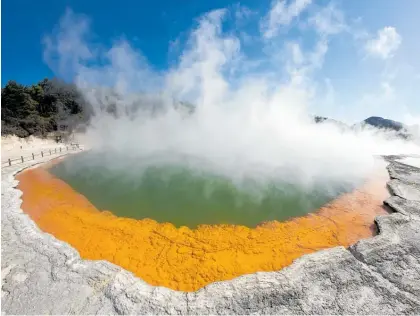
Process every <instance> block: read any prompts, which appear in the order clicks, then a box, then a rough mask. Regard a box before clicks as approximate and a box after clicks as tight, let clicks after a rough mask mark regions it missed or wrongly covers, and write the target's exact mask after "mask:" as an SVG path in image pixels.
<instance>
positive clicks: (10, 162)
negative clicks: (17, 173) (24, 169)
mask: <svg viewBox="0 0 420 316" xmlns="http://www.w3.org/2000/svg"><path fill="white" fill-rule="evenodd" d="M11 165H12V161H11V160H10V158H9V166H11Z"/></svg>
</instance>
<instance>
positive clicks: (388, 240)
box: [1, 157, 420, 314]
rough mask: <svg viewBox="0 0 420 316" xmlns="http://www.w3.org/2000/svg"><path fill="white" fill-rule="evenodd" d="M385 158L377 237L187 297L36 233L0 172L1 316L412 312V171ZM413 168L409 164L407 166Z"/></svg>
mask: <svg viewBox="0 0 420 316" xmlns="http://www.w3.org/2000/svg"><path fill="white" fill-rule="evenodd" d="M400 158H401V157H387V159H388V161H389V162H390V164H389V166H388V171H389V174H390V177H391V180H390V181H389V183H388V185H389V188H390V190H391V192H392V197H390V198H389V199H387V200H386V201H385V203H386V204H387V205H389V206H390V207H391V208H392V209H393V210H394V211H395V212H394V213H392V214H390V215H384V216H379V217H377V219H376V223H377V226H378V229H379V231H380V233H379V235H377V236H376V237H373V238H369V239H365V240H361V241H359V242H358V243H356V244H355V245H353V246H351V247H350V248H349V249H345V248H344V247H336V248H332V249H328V250H323V251H319V252H316V253H313V254H309V255H305V256H303V257H301V258H300V259H298V260H296V261H295V262H294V263H293V264H292V265H290V266H289V267H287V268H284V269H282V270H281V271H278V272H264V273H255V274H249V275H244V276H242V277H239V278H236V279H234V280H232V281H223V282H216V283H213V284H211V285H209V286H206V287H205V288H203V289H201V290H199V291H197V292H190V293H185V292H177V291H173V290H169V289H166V288H163V287H153V286H150V285H148V284H146V283H145V282H144V281H142V280H140V279H138V278H136V277H134V276H133V274H131V273H130V272H128V271H125V270H123V269H121V268H119V267H118V266H115V265H113V264H111V263H109V262H105V261H87V260H82V259H80V256H79V254H78V253H77V251H76V250H75V249H73V248H71V247H70V246H69V245H68V244H66V243H64V242H61V241H59V240H57V239H55V238H54V237H53V236H51V235H49V234H46V233H43V232H41V231H40V230H39V229H38V228H37V226H36V225H35V224H34V223H33V222H32V221H31V220H30V219H29V217H28V216H27V215H26V214H24V213H23V212H22V210H21V209H20V205H21V199H20V197H21V192H20V191H18V190H17V189H15V187H16V185H17V181H16V180H15V178H14V175H15V174H16V173H17V172H19V171H20V170H22V169H23V168H27V167H30V166H31V165H33V164H34V163H40V162H45V161H47V160H49V159H51V158H50V157H44V158H42V159H37V160H35V161H30V162H26V163H25V164H21V165H13V166H11V167H7V168H3V169H2V213H1V216H2V222H1V225H2V230H1V235H2V240H1V243H2V260H1V266H2V272H1V276H2V291H1V296H2V312H3V313H6V314H96V313H99V314H251V313H254V314H255V313H257V314H419V313H420V299H419V297H420V169H419V168H417V167H414V165H416V163H413V161H407V160H403V161H404V162H405V163H401V162H400V160H399V159H400ZM417 165H418V162H417Z"/></svg>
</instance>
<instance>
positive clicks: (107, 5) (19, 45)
mask: <svg viewBox="0 0 420 316" xmlns="http://www.w3.org/2000/svg"><path fill="white" fill-rule="evenodd" d="M220 8H226V9H227V10H226V11H225V12H224V18H223V21H222V33H223V34H225V35H228V36H235V37H236V38H237V39H238V40H239V42H240V50H241V53H243V54H245V55H247V56H248V58H250V59H249V60H248V59H247V61H246V63H243V65H241V71H243V68H244V66H245V65H247V66H249V65H254V64H255V65H258V66H257V67H260V68H262V69H263V73H264V74H267V73H268V72H269V71H271V70H273V69H277V68H278V71H277V74H279V73H281V77H282V78H283V77H284V78H286V77H287V76H289V77H287V78H288V79H287V80H292V79H293V80H302V78H304V80H305V84H306V87H307V88H308V90H311V91H312V90H314V91H315V92H314V93H315V97H314V101H313V102H312V103H313V112H316V113H317V114H320V115H327V116H332V117H335V118H338V119H342V120H346V121H357V120H360V119H363V118H365V117H367V116H370V115H381V116H385V117H390V118H394V119H399V120H405V121H407V122H409V123H410V120H412V119H414V118H415V117H418V116H420V101H419V100H420V98H419V96H418V90H419V89H418V88H420V58H418V56H420V40H419V39H420V38H419V35H418V31H416V30H420V19H419V18H418V12H420V1H417V0H404V1H396V0H369V1H365V0H352V1H350V0H349V1H344V0H341V1H340V0H331V1H316V0H312V1H310V0H287V1H283V0H281V1H254V0H248V1H241V2H240V3H238V2H237V1H222V0H212V1H198V0H195V1H193V0H179V1H174V0H163V1H119V2H115V1H94V0H91V1H79V0H73V1H69V0H67V1H65V0H60V1H57V0H54V1H53V0H48V1H47V0H41V1H32V0H4V1H3V2H2V42H1V44H2V52H1V53H2V86H4V84H5V83H6V82H7V81H8V80H11V79H12V80H16V81H18V82H21V83H24V84H32V83H35V82H37V81H39V80H41V79H42V78H44V77H51V76H53V75H57V76H62V77H64V78H66V79H70V78H71V77H72V76H73V75H74V74H75V73H77V71H79V70H80V67H79V66H80V65H78V67H79V68H77V69H72V70H71V71H66V72H63V71H61V70H58V68H57V67H54V66H52V65H54V64H55V65H57V60H55V61H54V60H52V59H53V58H52V57H51V56H50V59H49V60H48V58H47V60H46V58H44V57H43V52H44V51H45V50H46V47H45V45H44V44H43V39H45V37H46V36H56V37H57V36H58V35H57V33H54V30H55V29H56V28H57V25H58V23H59V22H60V18H62V17H63V15H65V13H66V10H68V9H71V10H72V12H73V15H74V16H76V15H77V14H83V16H81V17H80V18H79V21H80V19H82V20H83V21H90V22H89V23H90V24H89V25H90V26H89V31H88V32H87V36H86V38H84V40H85V41H87V44H86V45H87V46H89V47H90V49H91V48H92V47H97V46H101V47H102V46H103V47H112V46H113V45H114V46H115V41H116V40H118V39H120V40H121V39H124V41H125V43H127V45H129V46H130V50H132V51H136V52H139V54H141V56H142V58H144V59H145V60H147V65H148V66H147V67H150V69H151V70H150V71H151V72H153V73H160V72H165V71H167V69H168V68H171V67H174V64H177V63H178V62H179V59H178V57H179V56H182V55H183V54H184V53H185V50H184V46H185V45H186V43H187V39H188V37H189V35H190V32H191V30H192V29H194V28H196V27H197V24H198V22H197V21H198V20H197V19H198V18H199V17H200V16H202V15H204V14H207V13H208V12H211V11H212V10H216V9H220ZM74 16H73V17H74ZM71 23H73V22H70V24H71ZM74 23H76V21H74ZM58 32H61V33H62V34H64V33H65V31H63V29H61V31H60V30H59V31H58ZM51 34H55V35H51ZM223 34H222V36H223ZM79 35H80V34H79ZM78 43H79V42H78ZM54 45H56V46H57V45H58V41H57V39H55V40H54ZM74 49H75V51H76V50H77V49H78V47H74ZM65 53H66V54H72V52H71V51H70V52H69V51H66V52H65ZM55 57H57V56H55ZM60 58H61V59H62V60H63V59H66V58H67V59H66V60H67V61H68V60H69V58H70V59H71V58H72V57H69V56H66V57H65V58H64V57H63V56H59V57H57V59H60ZM251 59H252V62H251V61H250V60H251ZM48 61H49V62H48ZM235 61H236V59H235ZM254 62H255V63H254ZM95 63H96V66H97V65H98V64H100V63H101V59H100V58H97V59H95V60H93V61H92V60H90V61H89V63H88V64H85V65H84V66H85V68H86V66H89V67H93V64H95ZM47 64H49V65H50V66H48V65H47ZM71 66H72V67H73V66H74V65H73V64H72V65H71ZM50 67H51V68H53V69H51V68H50ZM85 68H84V69H85ZM264 68H265V69H264ZM67 70H68V69H67ZM259 71H261V69H259ZM130 76H132V74H130ZM136 78H137V77H136ZM143 78H144V77H143ZM232 78H233V79H232V80H233V81H235V74H233V75H232ZM291 78H292V79H291Z"/></svg>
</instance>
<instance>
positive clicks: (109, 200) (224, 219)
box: [50, 153, 352, 228]
mask: <svg viewBox="0 0 420 316" xmlns="http://www.w3.org/2000/svg"><path fill="white" fill-rule="evenodd" d="M137 162H138V161H137ZM149 165H150V164H149ZM129 170H130V171H129ZM50 171H51V172H52V173H53V174H54V175H55V176H57V177H58V178H60V179H62V180H64V181H65V182H67V183H68V184H69V185H70V186H71V187H73V189H74V190H76V191H78V192H79V193H81V194H83V195H84V196H85V197H87V198H88V199H89V201H90V202H91V203H92V204H94V205H95V206H96V207H97V208H98V209H100V210H108V211H111V212H112V213H114V214H115V215H117V216H122V217H130V218H136V219H143V218H152V219H154V220H156V221H158V222H170V223H173V224H174V225H176V226H178V227H179V226H188V227H191V228H195V227H197V225H199V224H241V225H246V226H249V227H255V226H256V225H257V224H259V223H261V222H264V221H269V220H279V221H282V220H286V219H289V218H292V217H297V216H302V215H305V214H307V213H310V212H312V211H314V210H316V209H318V208H319V207H321V206H322V205H324V204H325V203H327V202H329V201H331V200H332V199H334V198H335V197H337V196H338V195H339V194H341V193H344V192H348V191H350V190H351V189H352V187H350V186H349V185H347V186H344V185H334V186H333V187H334V190H326V189H325V187H323V186H322V185H320V186H315V187H314V188H312V189H305V190H302V189H301V188H300V187H299V186H297V185H294V184H292V183H288V182H286V181H282V180H281V179H279V180H276V181H273V180H271V181H265V182H261V181H255V180H253V179H246V180H244V181H242V182H241V184H239V185H238V183H236V184H235V183H234V182H233V181H232V180H231V179H229V178H227V177H223V176H220V175H216V174H212V173H210V172H204V171H201V170H198V169H197V168H195V169H193V168H188V167H184V166H180V165H179V164H178V165H173V164H172V165H165V164H159V165H156V166H149V167H145V166H141V164H137V163H136V161H135V160H133V161H132V163H131V164H128V165H124V166H121V167H119V168H110V167H109V165H108V164H107V158H106V157H103V156H101V155H95V154H91V153H83V154H78V155H76V156H73V157H69V158H67V159H65V160H63V162H61V163H59V164H57V165H55V166H54V167H52V168H51V170H50ZM329 187H330V188H331V184H329ZM331 191H333V192H334V193H331Z"/></svg>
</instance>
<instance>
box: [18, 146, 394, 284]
mask: <svg viewBox="0 0 420 316" xmlns="http://www.w3.org/2000/svg"><path fill="white" fill-rule="evenodd" d="M69 158H70V159H69ZM69 158H66V159H65V160H62V161H57V162H54V163H52V164H50V165H46V166H43V167H38V168H34V169H28V170H26V171H24V172H22V173H20V174H18V176H17V179H18V180H19V185H18V188H19V189H20V190H21V191H22V192H23V196H22V201H23V202H22V209H23V210H24V211H25V212H26V213H27V214H29V216H30V217H31V218H32V219H33V220H34V221H35V222H36V224H37V225H38V226H39V228H40V229H41V230H43V231H45V232H47V233H50V234H52V235H54V236H55V237H56V238H58V239H60V240H63V241H65V242H67V243H69V244H70V245H71V246H73V247H74V248H75V249H77V250H78V251H79V253H80V256H81V257H82V258H85V259H90V260H108V261H110V262H112V263H114V264H116V265H119V266H121V267H123V268H124V269H127V270H128V271H131V272H132V273H134V274H135V275H137V276H138V277H140V278H141V279H143V280H144V281H145V282H147V283H149V284H152V285H156V286H165V287H168V288H171V289H174V290H182V291H196V290H198V289H200V288H202V287H204V286H205V285H207V284H209V283H212V282H216V281H222V280H230V279H233V278H235V277H238V276H241V275H244V274H248V273H255V272H258V271H276V270H279V269H282V268H284V267H286V266H288V265H290V264H291V263H292V262H293V260H295V259H296V258H299V257H300V256H302V255H304V254H308V253H311V252H314V251H317V250H321V249H325V248H331V247H335V246H339V245H341V246H346V247H347V246H349V245H351V244H353V243H355V242H356V241H358V240H360V239H361V238H367V237H370V236H372V235H374V234H375V233H376V230H375V226H374V218H375V216H377V215H380V214H386V212H385V210H384V209H383V207H382V204H383V203H382V202H383V200H384V199H386V198H387V197H388V196H389V193H388V192H387V190H386V181H387V180H388V175H387V173H386V171H385V169H384V168H383V167H382V168H381V173H380V174H372V176H371V177H370V178H369V179H368V180H367V181H366V182H364V183H363V184H361V185H360V186H359V187H357V189H355V190H351V192H347V193H343V194H341V195H339V196H338V197H337V198H335V199H333V197H334V195H335V194H337V192H339V191H337V190H335V191H332V192H334V194H332V195H331V194H325V192H328V190H327V191H326V190H323V191H321V192H319V191H308V192H302V191H299V190H296V187H293V186H292V187H291V188H290V187H288V186H280V185H279V186H276V185H274V184H273V183H271V184H270V185H266V186H265V187H264V186H263V189H262V190H261V188H259V189H260V190H256V188H255V185H254V184H253V185H251V186H248V187H247V186H245V187H241V186H238V185H237V183H235V185H233V183H231V182H230V181H228V180H227V179H226V178H223V177H222V178H220V177H216V176H215V175H214V174H213V175H209V174H207V173H198V174H197V173H195V172H187V171H186V170H185V169H179V167H178V168H175V169H174V166H172V167H169V169H168V166H166V167H163V166H160V167H159V168H152V169H150V170H149V171H146V172H143V173H141V172H140V173H139V171H141V170H142V169H141V168H139V166H136V165H135V163H133V162H132V164H131V166H132V167H133V169H132V170H134V171H136V172H132V173H131V174H130V175H128V174H127V175H125V177H123V178H120V177H118V175H121V174H123V175H124V173H122V170H126V168H123V169H118V168H117V169H112V170H109V168H106V169H104V168H103V167H100V165H98V164H90V163H88V164H86V163H85V162H86V161H87V160H85V159H86V156H83V155H79V154H78V155H77V156H74V157H69ZM103 158H104V159H105V160H106V157H103ZM79 159H83V160H84V161H82V160H79ZM105 162H106V161H105ZM104 165H108V164H106V163H105V164H104ZM146 170H148V169H146ZM75 171H77V173H76V175H75V174H74V172H75ZM190 171H191V170H190ZM139 174H140V175H141V179H142V180H141V181H138V180H139V177H138V175H139ZM63 179H64V180H65V181H63ZM134 179H136V181H138V182H137V186H135V185H133V183H134V182H133V180H134ZM142 181H144V182H142ZM277 184H280V183H279V182H277ZM95 185H97V187H96V188H95V187H94V186H95ZM206 187H210V188H211V190H208V189H206ZM285 187H286V188H287V190H285V189H284V188H285ZM115 188H118V190H116V191H115V190H114V189H115ZM124 189H128V190H129V192H128V193H127V192H126V191H125V190H124ZM336 189H337V187H336ZM341 189H342V190H344V191H346V190H348V187H345V186H344V187H342V188H341ZM209 191H210V193H209ZM286 192H287V194H286ZM322 192H324V193H322ZM257 193H258V194H257ZM212 197H213V198H212ZM216 198H217V199H216ZM214 199H215V200H214ZM331 199H333V200H332V201H331ZM92 202H93V203H92ZM326 202H327V203H326ZM276 203H278V205H277V204H276ZM323 203H326V204H323ZM317 205H322V206H321V207H320V208H318V209H316V207H317ZM315 209H316V210H315ZM174 210H175V211H174ZM308 212H309V213H308ZM180 214H181V215H180ZM188 214H190V215H191V216H188ZM302 215H303V216H302ZM136 218H137V219H136ZM171 221H173V223H172V222H171ZM259 223H260V224H259ZM258 224H259V225H258Z"/></svg>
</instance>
